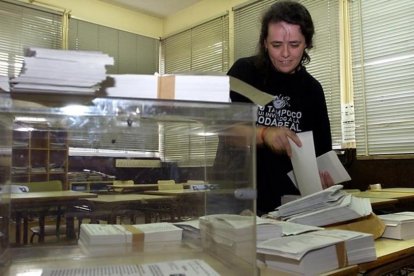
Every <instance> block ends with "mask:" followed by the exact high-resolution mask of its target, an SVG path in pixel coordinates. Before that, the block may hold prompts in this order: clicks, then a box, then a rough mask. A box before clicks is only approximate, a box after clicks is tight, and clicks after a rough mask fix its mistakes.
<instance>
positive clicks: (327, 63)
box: [234, 0, 344, 147]
mask: <svg viewBox="0 0 414 276" xmlns="http://www.w3.org/2000/svg"><path fill="white" fill-rule="evenodd" d="M274 2H275V1H274V0H264V1H256V2H249V3H248V4H247V5H240V6H238V7H235V8H234V22H235V27H234V39H235V43H234V44H235V46H234V48H235V49H234V53H235V59H238V58H241V57H245V56H250V55H253V54H255V51H256V47H257V42H258V39H259V35H260V24H261V16H262V14H263V12H264V11H265V10H266V9H267V8H268V7H269V6H270V5H271V4H273V3H274ZM298 2H300V3H302V4H303V5H304V6H306V8H307V9H308V10H309V12H310V13H311V15H312V19H313V22H314V25H315V31H316V34H315V36H314V48H313V49H311V50H310V52H309V55H310V56H311V59H312V61H311V62H310V63H309V64H308V65H307V66H306V67H307V70H308V71H309V72H310V73H311V74H312V75H313V76H314V77H315V78H316V79H317V80H319V82H320V83H321V84H322V86H323V88H324V92H325V98H326V104H327V106H328V112H329V119H330V122H331V132H332V143H333V145H334V147H341V145H342V144H343V143H344V141H343V138H342V119H341V91H340V57H339V48H340V45H339V19H338V18H339V3H338V2H339V1H330V0H302V1H298Z"/></svg>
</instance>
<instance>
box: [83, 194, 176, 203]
mask: <svg viewBox="0 0 414 276" xmlns="http://www.w3.org/2000/svg"><path fill="white" fill-rule="evenodd" d="M172 198H174V197H173V196H162V195H145V194H113V195H98V196H97V197H96V198H88V200H89V201H92V202H94V203H98V204H100V203H102V204H110V203H128V202H146V201H152V200H163V199H172Z"/></svg>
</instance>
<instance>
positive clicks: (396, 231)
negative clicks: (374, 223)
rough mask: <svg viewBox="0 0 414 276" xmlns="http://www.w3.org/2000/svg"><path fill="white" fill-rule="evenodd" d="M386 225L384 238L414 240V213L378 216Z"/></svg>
mask: <svg viewBox="0 0 414 276" xmlns="http://www.w3.org/2000/svg"><path fill="white" fill-rule="evenodd" d="M378 217H379V218H380V219H381V220H382V221H383V222H384V223H385V231H384V233H383V234H382V237H384V238H390V239H397V240H407V239H412V238H414V212H408V211H407V212H398V213H392V214H385V215H378Z"/></svg>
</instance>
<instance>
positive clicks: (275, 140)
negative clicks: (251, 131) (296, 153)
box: [258, 127, 302, 157]
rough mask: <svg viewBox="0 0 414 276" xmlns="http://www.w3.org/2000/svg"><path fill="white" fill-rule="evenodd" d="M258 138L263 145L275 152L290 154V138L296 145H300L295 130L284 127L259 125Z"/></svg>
mask: <svg viewBox="0 0 414 276" xmlns="http://www.w3.org/2000/svg"><path fill="white" fill-rule="evenodd" d="M259 134H260V140H261V141H258V142H259V143H260V142H261V143H262V144H263V145H266V146H267V147H269V148H270V149H271V150H272V151H274V152H276V153H286V154H287V155H288V156H289V157H291V156H292V148H291V146H290V144H289V140H288V139H291V140H292V141H293V142H294V143H295V144H296V145H297V146H298V147H301V146H302V142H301V141H300V139H299V137H298V136H297V135H296V133H295V132H293V131H291V130H290V129H288V128H286V127H264V129H262V127H259Z"/></svg>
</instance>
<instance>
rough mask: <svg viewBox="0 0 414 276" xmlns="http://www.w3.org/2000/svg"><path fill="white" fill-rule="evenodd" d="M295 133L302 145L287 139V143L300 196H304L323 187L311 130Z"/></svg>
mask: <svg viewBox="0 0 414 276" xmlns="http://www.w3.org/2000/svg"><path fill="white" fill-rule="evenodd" d="M297 135H298V136H299V139H300V140H301V142H302V146H301V147H298V146H297V145H296V144H295V143H294V142H293V141H291V140H290V139H289V144H290V146H291V148H292V157H291V158H290V159H291V162H292V166H293V172H294V174H295V178H296V181H297V184H298V185H297V186H298V189H299V192H300V194H301V195H302V196H306V195H310V194H313V193H316V192H319V191H322V190H323V188H322V183H321V179H320V177H319V170H318V165H317V162H316V154H315V147H314V143H313V133H312V131H306V132H301V133H298V134H297Z"/></svg>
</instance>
